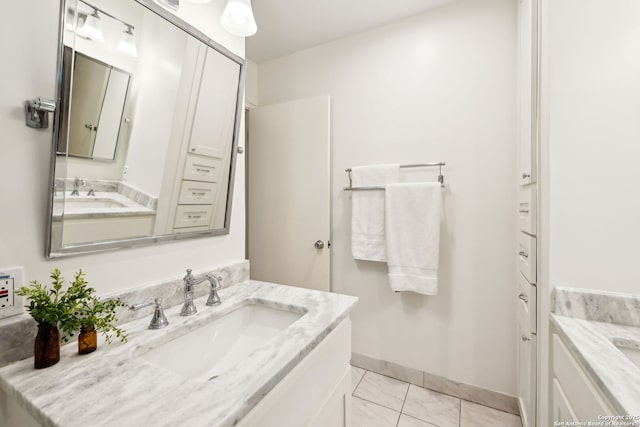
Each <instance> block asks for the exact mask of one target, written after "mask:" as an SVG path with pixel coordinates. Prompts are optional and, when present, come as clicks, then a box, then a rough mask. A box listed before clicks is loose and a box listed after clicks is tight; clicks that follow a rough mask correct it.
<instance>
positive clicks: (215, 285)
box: [180, 268, 222, 316]
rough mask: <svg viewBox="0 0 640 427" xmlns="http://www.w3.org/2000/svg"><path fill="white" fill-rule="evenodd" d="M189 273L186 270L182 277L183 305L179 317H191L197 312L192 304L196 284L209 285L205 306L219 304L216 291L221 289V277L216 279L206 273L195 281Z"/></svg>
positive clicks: (189, 270)
mask: <svg viewBox="0 0 640 427" xmlns="http://www.w3.org/2000/svg"><path fill="white" fill-rule="evenodd" d="M191 271H192V270H191V269H190V268H188V269H187V275H186V276H184V304H183V305H182V310H180V316H191V315H193V314H196V313H197V312H198V310H197V309H196V306H195V304H194V303H193V289H194V288H195V286H196V285H197V284H200V283H202V282H204V281H205V280H207V281H209V283H210V284H211V291H210V293H209V298H208V299H207V305H209V306H213V305H218V304H220V296H219V295H218V289H220V288H221V285H220V280H222V277H216V276H215V275H213V274H211V273H208V274H205V275H204V276H202V277H200V278H199V279H196V278H195V276H194V275H193V274H191Z"/></svg>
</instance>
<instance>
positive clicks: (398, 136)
mask: <svg viewBox="0 0 640 427" xmlns="http://www.w3.org/2000/svg"><path fill="white" fill-rule="evenodd" d="M515 6H516V5H515V2H513V1H511V0H466V1H461V2H458V3H454V4H452V5H449V6H444V7H441V8H438V9H435V10H433V11H431V12H428V13H426V14H423V15H419V16H416V17H413V18H410V19H407V20H403V21H399V22H396V23H393V24H391V25H387V26H384V27H380V28H378V29H374V30H372V31H369V32H365V33H361V34H358V35H355V36H351V37H348V38H345V39H341V40H338V41H336V42H332V43H329V44H326V45H322V46H318V47H315V48H312V49H309V50H306V51H302V52H298V53H296V54H292V55H290V56H286V57H283V58H279V59H275V60H272V61H268V62H263V63H260V64H259V82H260V87H259V93H260V96H259V104H260V105H266V104H271V103H277V102H282V101H286V100H291V99H296V98H302V97H309V96H314V95H319V94H325V93H328V94H330V95H331V99H332V107H331V110H332V117H331V127H332V204H333V206H332V223H333V225H332V240H333V245H332V249H331V250H332V284H333V285H332V286H333V290H334V291H336V292H341V293H346V294H352V295H356V296H358V297H360V302H359V304H358V306H357V308H356V311H355V312H354V314H353V351H354V352H357V353H361V354H365V355H368V356H371V357H374V358H377V359H383V360H388V361H392V362H395V363H399V364H402V365H405V366H409V367H412V368H416V369H420V370H424V371H428V372H430V373H433V374H437V375H442V376H445V377H448V378H450V379H453V380H457V381H461V382H464V383H468V384H473V385H476V386H480V387H484V388H488V389H493V390H496V391H501V392H505V393H509V394H515V392H516V380H515V363H516V361H515V354H516V341H515V334H516V331H515V317H516V314H515V304H514V303H513V301H514V295H515V269H514V268H513V262H512V260H513V254H514V251H515V240H516V235H515V230H516V225H515V215H514V214H513V212H514V206H515V205H516V202H515V196H516V184H515V182H516V179H515V176H516V168H515V159H516V153H515V148H516V147H515V123H516V117H515V109H516V93H515V88H516V82H515V76H516V70H515V64H516V56H515V53H516V43H515V42H516V7H515ZM433 161H445V162H447V166H446V168H445V170H444V175H445V182H446V183H447V192H446V195H445V196H444V212H445V219H444V225H443V230H442V236H441V239H442V240H441V258H440V259H441V261H440V292H439V295H437V296H434V297H425V296H419V295H416V294H411V293H403V294H394V293H392V292H391V290H390V289H389V285H388V282H387V277H386V266H385V265H384V264H378V263H370V262H362V261H354V260H353V259H352V258H351V252H350V237H349V235H350V234H349V233H350V221H351V219H350V217H351V205H350V195H349V193H346V192H343V191H342V188H343V187H344V186H345V185H347V184H348V180H347V175H346V174H345V172H344V169H345V168H347V167H351V166H356V165H364V164H372V163H383V162H399V163H416V162H433ZM436 175H437V172H436V171H433V170H430V171H422V172H412V173H406V172H405V173H404V176H405V178H406V179H423V180H424V179H428V180H435V178H436Z"/></svg>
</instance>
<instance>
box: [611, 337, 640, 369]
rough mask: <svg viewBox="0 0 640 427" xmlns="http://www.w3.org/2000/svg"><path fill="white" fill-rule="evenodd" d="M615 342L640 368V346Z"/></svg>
mask: <svg viewBox="0 0 640 427" xmlns="http://www.w3.org/2000/svg"><path fill="white" fill-rule="evenodd" d="M614 344H615V346H616V347H617V348H618V350H620V351H621V352H622V354H624V355H625V356H627V358H628V359H629V360H630V361H631V363H633V364H634V365H636V366H637V367H638V368H640V348H632V347H627V346H624V345H622V344H620V343H614Z"/></svg>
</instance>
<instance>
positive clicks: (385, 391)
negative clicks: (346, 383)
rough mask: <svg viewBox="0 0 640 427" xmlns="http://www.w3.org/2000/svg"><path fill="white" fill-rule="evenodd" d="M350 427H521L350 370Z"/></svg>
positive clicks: (502, 415) (504, 417)
mask: <svg viewBox="0 0 640 427" xmlns="http://www.w3.org/2000/svg"><path fill="white" fill-rule="evenodd" d="M351 376H352V387H353V399H352V412H351V414H352V421H353V423H352V427H434V426H437V427H522V424H521V422H520V417H518V416H516V415H512V414H508V413H506V412H503V411H499V410H497V409H493V408H489V407H487V406H482V405H478V404H476V403H473V402H468V401H466V400H461V399H458V398H456V397H452V396H448V395H446V394H442V393H438V392H435V391H432V390H428V389H425V388H422V387H418V386H415V385H413V384H409V383H405V382H403V381H399V380H396V379H393V378H389V377H385V376H383V375H379V374H376V373H375V372H370V371H365V370H364V369H360V368H357V367H355V366H352V367H351Z"/></svg>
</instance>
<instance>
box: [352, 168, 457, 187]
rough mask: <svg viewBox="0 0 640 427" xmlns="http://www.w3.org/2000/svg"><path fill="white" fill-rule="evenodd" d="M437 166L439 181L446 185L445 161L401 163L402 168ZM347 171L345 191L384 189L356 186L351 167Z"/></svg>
mask: <svg viewBox="0 0 640 427" xmlns="http://www.w3.org/2000/svg"><path fill="white" fill-rule="evenodd" d="M432 166H437V167H439V168H440V170H439V172H438V182H439V183H440V184H441V185H442V187H444V176H443V175H442V166H445V163H444V162H434V163H416V164H410V165H400V168H401V169H406V168H425V167H432ZM344 171H345V172H347V173H348V174H349V186H348V187H345V188H344V191H371V190H378V191H379V190H384V187H354V186H353V179H352V178H351V168H348V169H345V170H344Z"/></svg>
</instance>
